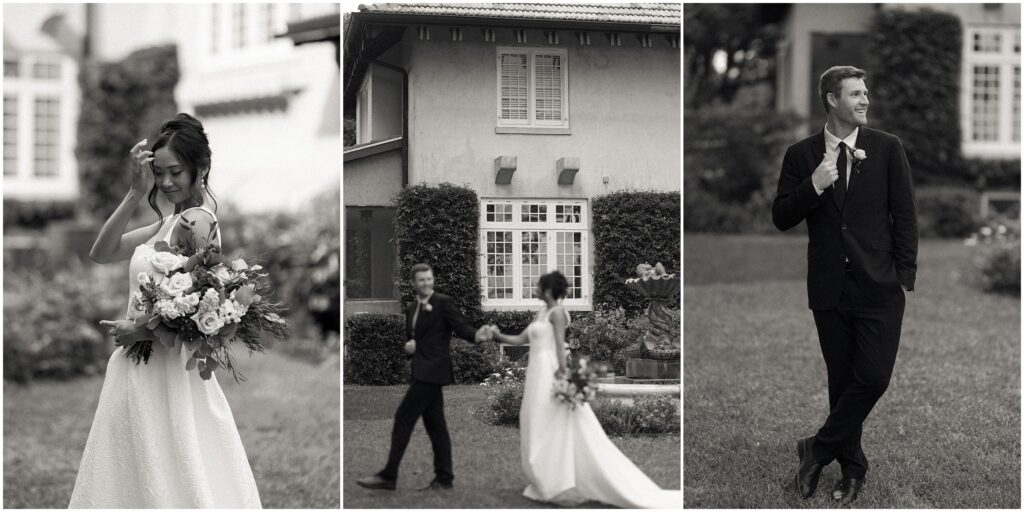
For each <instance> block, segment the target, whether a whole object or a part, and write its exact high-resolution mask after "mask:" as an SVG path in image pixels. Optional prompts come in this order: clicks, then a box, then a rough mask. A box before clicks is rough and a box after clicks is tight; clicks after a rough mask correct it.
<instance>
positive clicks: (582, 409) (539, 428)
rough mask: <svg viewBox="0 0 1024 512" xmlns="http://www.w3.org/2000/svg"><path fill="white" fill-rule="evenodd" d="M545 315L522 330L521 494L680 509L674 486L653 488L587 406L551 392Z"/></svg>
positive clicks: (553, 360) (553, 365) (552, 358)
mask: <svg viewBox="0 0 1024 512" xmlns="http://www.w3.org/2000/svg"><path fill="white" fill-rule="evenodd" d="M549 313H550V312H549V311H544V312H542V313H541V314H540V315H539V316H538V318H537V319H536V320H534V321H533V323H531V324H530V325H529V326H528V327H527V328H526V332H527V336H528V338H529V340H530V357H529V363H528V365H527V368H526V384H525V390H524V392H523V404H522V408H521V409H520V412H519V430H520V438H521V441H520V442H521V453H522V464H523V471H524V472H525V473H526V477H527V479H528V480H529V482H530V485H529V486H528V487H527V488H526V490H525V491H524V492H523V495H524V496H526V497H528V498H530V499H533V500H538V501H546V502H551V503H557V504H560V505H576V504H579V503H582V502H585V501H588V500H596V501H600V502H602V503H606V504H609V505H615V506H617V507H621V508H671V509H678V508H680V507H682V505H683V500H682V493H681V492H680V491H679V490H663V489H661V488H659V487H658V485H657V484H655V483H654V482H653V481H652V480H651V479H650V478H648V477H647V475H645V474H644V473H643V471H641V470H640V468H638V467H636V465H635V464H633V462H632V461H630V460H629V459H628V458H627V457H626V456H625V455H623V454H622V452H620V451H619V449H618V448H617V447H616V446H615V444H614V443H612V442H611V440H610V439H608V436H607V435H605V433H604V429H602V428H601V424H600V423H599V422H598V421H597V417H596V416H594V411H593V410H592V409H591V408H590V404H583V405H582V406H579V407H577V408H576V409H575V410H570V409H569V408H568V407H567V406H565V405H564V404H562V403H561V402H559V401H558V400H557V399H556V398H555V397H554V396H553V394H552V388H553V386H554V380H555V377H554V374H555V371H556V370H557V369H558V356H557V355H556V350H555V334H554V326H553V325H552V324H551V321H550V320H549V318H548V315H549Z"/></svg>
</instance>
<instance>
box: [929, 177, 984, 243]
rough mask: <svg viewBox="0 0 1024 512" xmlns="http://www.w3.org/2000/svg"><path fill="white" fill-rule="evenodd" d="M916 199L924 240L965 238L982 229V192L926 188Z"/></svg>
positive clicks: (965, 189) (963, 189) (950, 188)
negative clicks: (980, 197) (979, 196)
mask: <svg viewBox="0 0 1024 512" xmlns="http://www.w3.org/2000/svg"><path fill="white" fill-rule="evenodd" d="M915 197H916V199H917V223H918V233H919V234H920V236H922V237H938V238H963V237H966V236H968V235H970V234H971V233H973V232H974V230H976V229H977V228H978V193H977V192H975V191H973V190H971V189H968V188H953V187H941V188H939V187H922V188H919V189H918V190H917V191H916V193H915Z"/></svg>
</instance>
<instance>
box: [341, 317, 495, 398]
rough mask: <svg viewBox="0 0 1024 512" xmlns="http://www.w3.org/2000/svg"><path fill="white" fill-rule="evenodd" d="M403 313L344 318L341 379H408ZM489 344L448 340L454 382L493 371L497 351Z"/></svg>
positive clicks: (389, 381)
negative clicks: (343, 353) (343, 358)
mask: <svg viewBox="0 0 1024 512" xmlns="http://www.w3.org/2000/svg"><path fill="white" fill-rule="evenodd" d="M404 343H405V315H401V314H394V313H391V314H383V313H364V314H358V315H354V316H351V317H349V318H347V319H346V320H345V362H344V366H345V381H346V382H348V383H350V384H368V385H378V386H385V385H393V384H405V383H407V382H409V377H410V375H411V369H410V366H409V358H408V357H407V356H406V354H405V352H404V350H403V346H404ZM495 347H496V345H495V344H493V343H484V344H480V345H477V344H473V343H469V342H467V341H465V340H463V339H461V338H452V339H451V357H452V370H453V376H452V378H453V379H454V381H455V383H456V384H475V383H478V382H483V381H484V380H486V379H487V377H488V376H490V375H491V374H492V373H494V372H495V369H496V365H497V361H498V353H497V351H496V350H495Z"/></svg>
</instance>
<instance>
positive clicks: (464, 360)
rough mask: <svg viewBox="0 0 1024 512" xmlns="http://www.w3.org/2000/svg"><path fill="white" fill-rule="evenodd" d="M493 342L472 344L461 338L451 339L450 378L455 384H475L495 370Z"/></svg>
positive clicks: (495, 358)
mask: <svg viewBox="0 0 1024 512" xmlns="http://www.w3.org/2000/svg"><path fill="white" fill-rule="evenodd" d="M495 346H496V345H495V344H493V343H485V344H473V343H469V342H468V341H465V340H463V339H461V338H452V339H451V354H452V373H453V375H452V378H453V379H454V380H455V383H456V384H477V383H480V382H483V381H485V380H487V377H489V376H490V375H491V374H492V373H494V371H495V367H496V366H495V365H496V363H497V361H498V352H497V351H496V350H495Z"/></svg>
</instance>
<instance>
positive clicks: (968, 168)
mask: <svg viewBox="0 0 1024 512" xmlns="http://www.w3.org/2000/svg"><path fill="white" fill-rule="evenodd" d="M963 166H964V169H963V174H964V176H966V177H967V178H969V179H970V180H971V181H972V182H973V185H974V186H975V187H977V188H979V189H985V188H1003V189H1013V190H1020V159H1019V158H1017V159H1014V160H991V159H987V158H967V159H964V161H963Z"/></svg>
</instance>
